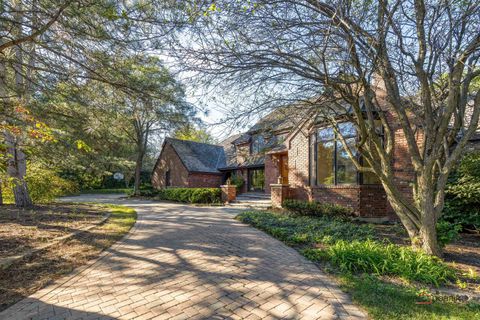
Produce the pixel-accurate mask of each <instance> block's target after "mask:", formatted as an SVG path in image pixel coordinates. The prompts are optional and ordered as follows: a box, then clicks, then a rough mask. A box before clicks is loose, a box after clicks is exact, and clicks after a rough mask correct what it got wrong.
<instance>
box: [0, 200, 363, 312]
mask: <svg viewBox="0 0 480 320" xmlns="http://www.w3.org/2000/svg"><path fill="white" fill-rule="evenodd" d="M117 203H121V202H120V201H117ZM125 204H127V205H129V206H131V207H133V208H135V209H136V210H137V212H138V221H137V225H136V226H135V228H134V229H133V230H132V231H131V233H130V235H129V236H128V237H127V238H125V239H124V240H122V241H121V242H120V243H118V244H116V245H114V246H113V247H112V248H110V249H109V250H108V251H107V252H106V253H105V254H104V255H103V256H102V258H101V259H99V260H98V261H96V262H95V263H94V264H92V265H90V266H89V267H88V268H85V269H84V270H82V271H81V272H77V274H75V275H73V276H70V277H67V278H65V279H63V280H62V281H59V282H57V283H56V284H54V285H52V286H49V287H47V288H44V289H42V290H40V291H39V292H37V293H35V294H34V295H32V296H30V297H28V298H26V299H24V300H23V301H21V302H19V303H17V304H15V305H14V306H12V307H11V308H9V309H7V310H5V311H4V312H3V313H0V319H85V320H86V319H337V318H339V319H363V318H366V315H365V314H364V313H363V312H362V311H360V310H359V309H358V308H357V307H355V306H354V305H353V304H352V302H351V301H350V300H349V298H348V296H347V295H345V294H344V293H342V292H341V291H340V290H339V289H338V288H337V287H336V286H335V285H334V284H332V282H331V280H330V279H329V278H328V277H327V276H326V275H324V274H323V273H322V272H321V271H320V270H319V269H318V268H317V267H316V266H315V265H314V264H312V263H310V262H308V261H307V260H305V259H304V258H303V257H302V256H300V255H299V254H298V253H297V252H296V251H295V250H293V249H291V248H289V247H287V246H285V245H284V244H282V243H281V242H279V241H277V240H275V239H273V238H271V237H269V236H268V235H266V234H264V233H263V232H261V231H259V230H256V229H254V228H251V227H249V226H246V225H244V224H242V223H240V222H238V221H236V220H234V219H233V215H232V213H231V212H228V210H229V209H226V208H221V207H220V208H211V207H193V206H187V205H180V204H169V203H151V202H146V201H143V202H141V201H134V200H126V201H125ZM59 283H60V284H59Z"/></svg>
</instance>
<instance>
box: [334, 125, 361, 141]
mask: <svg viewBox="0 0 480 320" xmlns="http://www.w3.org/2000/svg"><path fill="white" fill-rule="evenodd" d="M338 130H339V131H340V134H341V135H342V136H343V137H344V138H351V137H355V136H356V134H357V130H355V126H354V125H353V123H351V122H343V123H340V124H339V125H338Z"/></svg>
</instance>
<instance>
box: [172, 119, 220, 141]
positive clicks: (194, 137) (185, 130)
mask: <svg viewBox="0 0 480 320" xmlns="http://www.w3.org/2000/svg"><path fill="white" fill-rule="evenodd" d="M173 137H174V138H177V139H180V140H190V141H196V142H203V143H214V142H215V140H214V139H213V137H212V135H211V134H210V133H208V131H206V130H205V129H204V128H201V127H199V128H196V127H195V126H194V125H193V124H191V123H187V124H186V125H184V126H181V127H180V128H178V129H176V130H175V131H174V132H173Z"/></svg>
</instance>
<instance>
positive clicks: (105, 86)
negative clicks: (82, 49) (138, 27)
mask: <svg viewBox="0 0 480 320" xmlns="http://www.w3.org/2000/svg"><path fill="white" fill-rule="evenodd" d="M95 55H96V65H95V70H96V71H95V72H98V73H102V74H103V73H108V74H109V79H110V82H109V83H106V82H104V81H99V80H93V79H90V80H88V81H87V82H85V83H84V84H82V85H80V86H79V87H78V88H76V87H75V86H73V87H72V86H69V89H68V90H67V91H64V92H63V94H64V95H66V96H67V97H69V98H68V99H69V100H72V98H73V97H75V96H76V98H75V99H76V101H78V103H77V105H76V109H77V110H78V112H81V113H83V114H85V113H87V114H88V113H94V115H95V116H94V117H95V120H96V121H97V126H98V122H99V121H100V123H104V124H106V127H105V126H104V125H102V128H104V129H106V131H102V132H103V134H104V135H105V136H104V137H102V138H100V139H102V140H101V141H104V145H108V144H105V141H106V140H107V139H109V140H112V139H113V140H115V136H118V137H121V138H122V139H125V140H126V141H128V143H130V144H132V143H133V145H134V146H135V148H134V150H133V154H134V159H132V160H134V162H135V175H134V176H135V183H134V193H135V194H138V193H139V191H140V178H141V176H140V175H141V171H142V168H143V161H144V157H145V154H146V152H147V150H148V143H149V142H150V141H151V139H152V138H154V136H155V135H158V134H160V133H166V132H169V131H170V130H173V129H175V128H177V127H178V126H182V125H184V124H185V123H188V122H189V121H191V120H192V119H194V115H195V112H196V111H195V108H194V107H193V106H192V105H190V104H188V103H187V102H186V101H185V96H184V89H183V86H182V85H181V84H180V83H179V82H178V81H176V79H175V78H174V77H173V76H172V75H171V74H170V72H169V71H168V70H167V69H166V68H165V67H164V66H163V65H162V63H161V61H160V60H159V59H158V58H156V57H152V56H147V55H143V54H138V55H129V54H125V53H123V52H117V53H116V54H115V55H114V56H110V55H108V54H106V53H103V52H97V53H95ZM57 96H58V94H57ZM60 101H62V100H60ZM58 102H59V100H57V99H53V100H52V101H51V102H50V104H52V103H54V104H55V103H58ZM69 105H70V107H67V109H70V108H71V107H72V103H71V102H70V103H69ZM46 108H47V109H50V108H52V107H50V106H49V105H47V106H46ZM61 113H65V111H62V112H61ZM69 113H70V114H71V111H70V112H69ZM81 113H80V114H81ZM55 117H59V114H58V113H57V114H56V115H55ZM70 117H71V116H70ZM70 117H69V118H70ZM86 118H87V119H88V117H86V116H85V115H82V116H80V118H79V119H81V122H80V123H79V125H81V127H82V128H83V129H85V128H86V123H85V121H86ZM68 121H72V120H70V119H69V120H68ZM87 123H88V122H87ZM63 126H65V125H62V127H63ZM65 130H66V131H67V132H72V128H65ZM87 145H92V144H91V142H90V143H87ZM95 145H96V146H97V147H100V146H98V145H97V144H95ZM122 145H123V144H122ZM100 148H101V147H100ZM106 152H107V149H103V151H102V152H101V154H103V155H104V156H105V155H106V154H108V153H106ZM95 154H97V155H98V153H95Z"/></svg>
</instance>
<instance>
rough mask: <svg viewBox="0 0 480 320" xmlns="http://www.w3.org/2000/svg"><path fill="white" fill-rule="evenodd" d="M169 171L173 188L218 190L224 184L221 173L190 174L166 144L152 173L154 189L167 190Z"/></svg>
mask: <svg viewBox="0 0 480 320" xmlns="http://www.w3.org/2000/svg"><path fill="white" fill-rule="evenodd" d="M168 170H170V186H172V187H184V188H187V187H189V188H217V187H219V186H220V184H221V183H222V174H221V173H219V174H208V173H197V172H188V170H187V168H185V166H184V165H183V163H182V160H180V158H179V157H178V155H177V153H176V152H175V150H174V149H173V148H172V146H171V145H170V144H169V143H166V144H165V145H164V147H163V150H162V152H161V154H160V159H159V160H158V163H157V166H156V167H155V170H154V171H153V173H152V185H153V187H154V188H156V189H161V188H165V174H166V172H167V171H168Z"/></svg>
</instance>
